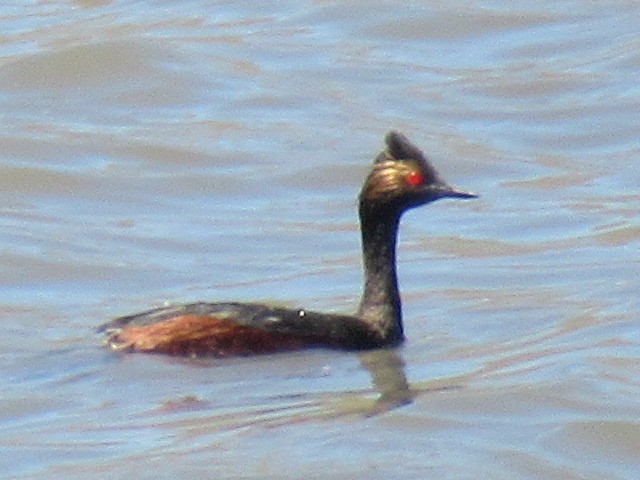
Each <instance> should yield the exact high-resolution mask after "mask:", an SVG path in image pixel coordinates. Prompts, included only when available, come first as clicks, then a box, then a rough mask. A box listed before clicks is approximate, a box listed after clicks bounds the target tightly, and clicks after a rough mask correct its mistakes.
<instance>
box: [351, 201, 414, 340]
mask: <svg viewBox="0 0 640 480" xmlns="http://www.w3.org/2000/svg"><path fill="white" fill-rule="evenodd" d="M399 222H400V213H399V212H394V211H388V210H383V211H379V210H376V209H367V208H363V206H362V205H361V206H360V228H361V231H362V252H363V258H364V292H363V294H362V301H361V303H360V308H359V309H358V316H359V317H360V318H362V319H363V320H365V321H366V322H367V323H368V324H369V325H371V327H372V328H374V329H375V330H376V332H377V333H378V334H379V335H381V337H382V339H384V340H385V341H387V342H389V343H397V342H400V341H402V339H403V331H402V311H401V305H400V294H399V292H398V278H397V274H396V238H397V233H398V224H399Z"/></svg>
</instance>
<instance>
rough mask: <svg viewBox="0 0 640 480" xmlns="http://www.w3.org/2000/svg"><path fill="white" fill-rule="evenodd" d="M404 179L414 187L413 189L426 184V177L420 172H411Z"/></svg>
mask: <svg viewBox="0 0 640 480" xmlns="http://www.w3.org/2000/svg"><path fill="white" fill-rule="evenodd" d="M404 179H405V180H406V182H407V184H408V185H410V186H412V187H417V186H419V185H422V184H423V183H424V177H423V176H422V174H421V173H420V172H415V171H414V172H409V173H407V175H406V176H405V177H404Z"/></svg>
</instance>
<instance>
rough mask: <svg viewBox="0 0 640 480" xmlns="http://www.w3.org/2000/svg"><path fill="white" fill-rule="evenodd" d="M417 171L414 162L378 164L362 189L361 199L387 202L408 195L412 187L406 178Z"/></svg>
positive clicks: (384, 162)
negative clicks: (395, 197)
mask: <svg viewBox="0 0 640 480" xmlns="http://www.w3.org/2000/svg"><path fill="white" fill-rule="evenodd" d="M416 170H417V168H416V165H415V164H414V162H397V161H393V160H389V161H382V162H379V163H376V164H375V165H374V166H373V169H372V170H371V173H370V174H369V176H368V177H367V179H366V181H365V183H364V186H363V187H362V193H361V195H360V197H361V199H363V200H370V201H376V200H385V199H390V198H392V197H394V196H398V195H402V194H404V193H406V192H407V190H408V188H409V187H410V186H409V185H407V183H406V178H407V176H408V175H409V174H410V173H411V172H415V171H416Z"/></svg>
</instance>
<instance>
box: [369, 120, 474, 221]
mask: <svg viewBox="0 0 640 480" xmlns="http://www.w3.org/2000/svg"><path fill="white" fill-rule="evenodd" d="M385 141H386V144H387V148H386V149H385V150H383V151H382V152H380V154H379V155H378V156H377V157H376V159H375V161H374V165H373V168H372V170H371V172H370V173H369V176H368V177H367V179H366V180H365V182H364V185H363V187H362V191H361V192H360V209H361V211H363V210H365V211H367V210H372V211H380V210H384V211H389V212H393V213H396V214H398V215H399V214H401V213H402V212H404V211H405V210H408V209H410V208H414V207H418V206H420V205H424V204H427V203H429V202H433V201H435V200H438V199H440V198H445V197H453V198H475V197H477V195H475V194H474V193H470V192H465V191H462V190H458V189H456V188H454V187H452V186H451V185H449V184H448V183H447V182H445V181H444V180H442V178H440V175H439V174H438V172H437V171H436V169H435V168H434V167H433V165H431V163H430V162H429V160H427V158H426V157H425V155H424V154H423V153H422V151H421V150H420V149H419V148H418V147H416V146H415V145H413V144H412V143H411V142H410V141H409V139H408V138H407V137H405V136H404V135H402V134H401V133H398V132H393V131H392V132H389V133H388V134H387V135H386V137H385Z"/></svg>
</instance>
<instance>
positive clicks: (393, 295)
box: [99, 132, 476, 356]
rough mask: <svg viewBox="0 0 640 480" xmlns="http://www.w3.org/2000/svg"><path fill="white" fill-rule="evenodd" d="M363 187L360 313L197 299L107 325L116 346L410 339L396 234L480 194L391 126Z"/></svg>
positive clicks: (196, 351)
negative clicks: (457, 182)
mask: <svg viewBox="0 0 640 480" xmlns="http://www.w3.org/2000/svg"><path fill="white" fill-rule="evenodd" d="M385 140H386V144H387V148H386V149H385V150H384V151H382V152H381V153H380V154H379V155H378V156H377V157H376V159H375V161H374V165H373V168H372V169H371V172H370V173H369V175H368V176H367V178H366V180H365V182H364V185H363V187H362V191H361V192H360V197H359V198H360V205H359V213H360V229H361V233H362V253H363V257H364V258H363V261H364V291H363V294H362V300H361V302H360V307H359V308H358V311H357V312H356V313H355V315H334V314H326V313H317V312H311V311H307V310H303V309H287V308H280V307H274V306H270V305H265V304H254V303H205V302H201V303H191V304H184V305H176V306H169V307H161V308H157V309H154V310H150V311H148V312H145V313H140V314H137V315H131V316H126V317H120V318H116V319H115V320H113V321H111V322H109V323H107V324H105V325H103V326H102V327H100V329H99V330H100V331H103V332H105V333H106V335H107V339H106V343H107V344H108V345H109V346H110V347H111V348H112V349H114V350H128V351H136V352H155V353H165V354H171V355H187V356H197V355H213V356H230V355H252V354H259V353H269V352H276V351H284V350H292V349H298V348H303V347H308V346H324V347H332V348H343V349H370V348H378V347H385V346H393V345H397V344H398V343H400V342H402V340H403V339H404V334H403V330H402V312H401V307H400V294H399V293H398V281H397V278H396V237H397V232H398V223H399V221H400V217H401V215H402V213H403V212H405V211H406V210H408V209H410V208H414V207H418V206H420V205H425V204H427V203H429V202H433V201H434V200H438V199H439V198H445V197H454V198H474V197H476V195H474V194H472V193H468V192H463V191H460V190H456V189H455V188H453V187H451V186H449V185H448V184H447V183H446V182H445V181H444V180H442V179H441V178H440V176H439V175H438V172H437V171H436V170H435V168H434V167H433V166H432V165H431V164H430V163H429V161H428V160H427V159H426V158H425V156H424V155H423V153H422V152H421V151H420V149H418V148H417V147H416V146H414V145H413V144H411V142H410V141H409V140H408V139H407V138H406V137H405V136H404V135H402V134H400V133H397V132H390V133H388V134H387V136H386V138H385Z"/></svg>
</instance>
